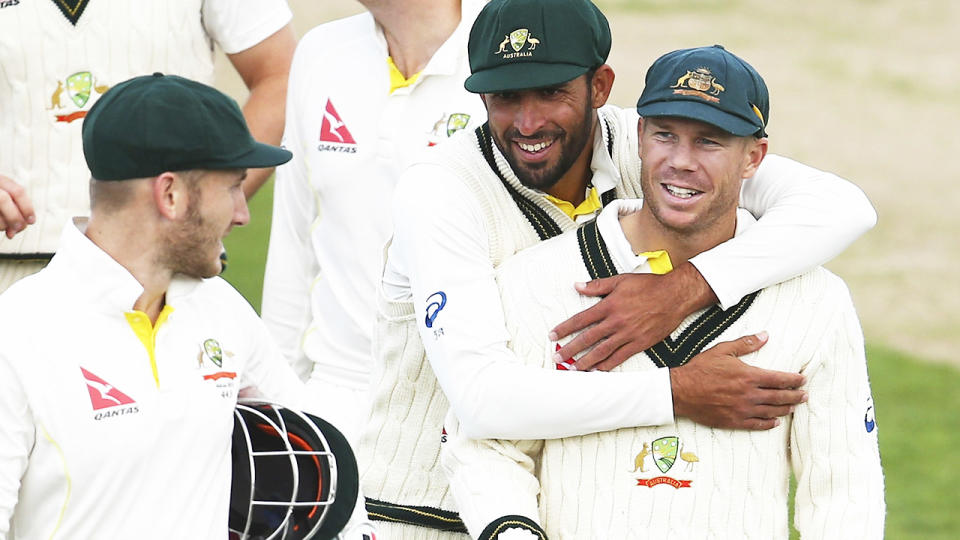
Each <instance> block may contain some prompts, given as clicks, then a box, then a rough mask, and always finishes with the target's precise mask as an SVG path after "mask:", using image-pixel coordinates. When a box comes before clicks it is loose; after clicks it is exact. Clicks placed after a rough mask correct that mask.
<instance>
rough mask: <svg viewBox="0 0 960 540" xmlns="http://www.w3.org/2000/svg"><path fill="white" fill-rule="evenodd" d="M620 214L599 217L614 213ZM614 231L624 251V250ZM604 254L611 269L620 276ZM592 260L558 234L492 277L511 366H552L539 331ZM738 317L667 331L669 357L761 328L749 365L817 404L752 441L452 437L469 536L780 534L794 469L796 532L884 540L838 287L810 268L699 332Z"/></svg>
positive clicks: (852, 324)
mask: <svg viewBox="0 0 960 540" xmlns="http://www.w3.org/2000/svg"><path fill="white" fill-rule="evenodd" d="M616 204H617V203H614V205H616ZM614 205H611V206H609V207H608V208H607V210H606V211H605V212H604V213H603V214H601V216H600V219H603V218H605V217H608V214H610V213H613V214H614V216H615V214H616V211H617V209H616V207H615V206H614ZM742 220H743V216H741V221H742ZM598 221H599V220H598ZM581 230H590V229H589V228H587V227H584V228H582V229H581ZM601 230H603V229H602V228H601ZM608 230H609V228H608ZM615 230H616V231H617V232H618V233H619V236H620V239H619V242H620V244H621V245H623V244H624V243H626V239H625V238H623V235H622V232H620V230H619V228H618V227H615ZM607 238H609V237H608V236H607V235H606V231H604V239H605V240H607ZM588 241H589V239H588ZM617 241H618V240H615V239H611V240H607V244H610V245H612V244H614V243H615V242H617ZM626 246H627V249H626V251H627V252H629V244H628V243H627V244H626ZM609 251H610V252H614V251H615V249H614V248H611V249H610V250H609ZM621 252H623V251H622V250H621ZM613 260H614V263H615V266H617V267H618V268H617V269H618V271H623V270H625V268H624V267H623V266H622V264H617V263H618V262H619V261H618V260H617V259H616V258H613ZM620 260H622V258H621V259H620ZM596 263H597V261H596V259H595V258H589V260H588V258H586V257H584V256H583V255H581V248H580V246H579V244H578V234H576V233H567V234H564V235H563V236H561V237H558V238H555V239H552V240H550V241H547V242H544V243H541V244H539V245H537V246H534V247H532V248H529V249H527V250H525V251H523V252H521V253H519V254H517V255H515V256H514V257H512V258H510V259H508V260H507V261H506V262H505V263H504V264H503V265H501V266H500V267H499V268H498V274H497V279H498V283H499V285H500V287H501V300H502V302H503V305H504V310H505V318H506V321H507V328H508V331H509V332H510V335H511V337H512V341H511V347H512V348H513V350H514V351H515V352H516V353H517V357H518V358H520V359H522V360H524V361H526V362H527V363H528V364H531V365H539V366H541V367H543V368H546V369H550V370H554V369H555V366H554V363H553V361H552V359H551V357H552V355H553V353H554V350H555V347H556V344H555V343H550V342H548V341H547V340H546V339H544V336H546V335H547V332H548V331H549V329H550V328H551V327H552V325H553V324H555V322H554V321H555V318H556V317H561V318H562V317H566V316H569V315H571V314H574V313H576V312H578V311H581V310H582V309H584V308H586V307H589V306H590V305H593V304H594V303H595V302H596V299H594V298H588V297H583V296H580V295H577V294H576V293H575V292H574V291H572V290H570V289H569V288H568V287H566V284H568V283H570V282H573V281H585V280H588V279H590V277H591V274H590V273H589V272H588V271H587V265H588V264H596ZM626 269H628V270H632V268H626ZM748 298H749V297H748ZM742 304H743V302H741V305H742ZM737 310H738V307H737V306H734V307H733V308H731V309H730V310H727V311H719V310H718V311H715V312H711V313H712V317H711V318H710V319H709V320H705V319H704V318H703V317H704V316H705V313H707V310H704V311H701V312H698V313H695V314H693V315H691V316H690V317H688V318H687V319H686V320H685V321H684V322H683V323H682V324H681V325H680V327H679V328H677V330H676V331H674V332H673V333H672V334H671V336H670V340H672V341H670V342H669V343H670V347H672V348H675V349H678V350H679V351H680V352H683V353H685V354H693V353H695V351H696V350H699V349H701V348H706V347H709V346H712V345H713V344H715V343H716V342H719V341H728V340H732V339H736V338H738V337H741V336H743V335H748V334H753V333H756V332H759V331H761V330H766V331H767V332H768V333H769V335H770V339H769V342H768V343H767V344H766V345H765V346H764V347H763V348H762V349H761V350H760V351H758V352H756V353H753V354H750V355H748V356H746V357H744V359H743V360H744V361H745V362H747V363H750V364H752V365H757V366H761V367H765V368H770V369H777V370H783V371H793V372H801V373H804V374H805V375H806V376H807V380H808V383H807V386H806V390H807V391H808V392H809V395H810V399H809V401H808V402H807V403H805V404H803V405H801V406H798V407H797V409H796V411H795V413H794V414H793V415H792V416H791V417H789V418H788V421H787V422H785V423H783V424H782V425H781V426H779V427H777V428H775V429H772V430H770V431H764V432H749V431H733V430H721V429H712V428H708V427H704V426H700V425H697V424H694V423H693V422H691V421H689V420H687V419H677V420H676V421H675V422H673V423H670V424H668V425H663V426H654V427H645V428H634V429H620V430H615V431H608V432H603V433H596V434H591V435H585V436H581V437H568V438H563V439H554V440H547V441H545V442H544V441H521V442H514V441H493V440H489V441H473V440H469V439H465V438H463V437H462V436H459V435H458V434H457V433H456V432H455V430H454V429H448V431H450V434H449V437H450V438H451V439H452V440H451V441H450V442H449V443H448V444H447V445H446V446H445V448H444V452H445V454H447V455H445V456H444V460H445V465H446V466H447V468H448V470H449V472H450V473H451V475H452V476H451V478H452V486H453V490H454V491H455V493H456V498H457V502H458V504H459V506H460V508H461V515H462V517H463V519H464V521H466V522H467V524H468V526H469V527H470V529H471V531H472V532H473V534H474V535H476V536H478V535H479V533H480V532H481V531H483V530H484V529H485V528H487V527H488V526H489V525H490V524H491V523H495V522H496V521H497V519H498V518H502V517H504V516H509V515H520V516H526V517H527V518H529V519H531V520H534V521H539V522H540V523H541V524H542V525H543V527H544V529H545V531H546V532H547V534H548V536H549V538H551V539H552V540H560V539H576V540H584V539H606V538H660V537H669V538H718V539H720V538H730V539H740V538H756V539H764V540H768V539H774V538H783V539H785V538H787V537H788V528H787V492H788V479H789V474H790V470H791V466H792V468H793V472H794V473H795V474H796V476H797V478H798V487H797V496H796V519H795V523H796V526H797V528H798V529H799V530H800V532H801V535H802V537H803V538H805V539H806V538H814V539H823V538H837V539H846V538H857V539H870V538H881V537H882V535H883V523H884V498H883V476H882V471H881V468H880V457H879V450H878V446H877V438H876V429H875V428H876V425H875V423H874V419H873V416H872V399H871V395H870V386H869V383H868V378H867V369H866V360H865V358H864V349H863V338H862V333H861V330H860V326H859V322H858V320H857V317H856V313H855V311H854V308H853V304H852V301H851V299H850V296H849V292H848V291H847V289H846V286H845V285H844V284H843V282H842V281H841V280H840V279H839V278H837V277H836V276H834V275H833V274H831V273H830V272H828V271H826V270H824V269H822V268H817V269H815V270H813V271H811V272H808V273H806V274H803V275H802V276H800V277H798V278H795V279H792V280H789V281H787V282H784V283H782V284H779V285H775V286H772V287H768V288H766V289H764V290H762V291H761V292H760V293H759V294H758V295H757V296H756V298H755V300H753V302H752V304H750V305H749V307H748V308H746V310H745V311H744V312H743V314H742V316H740V317H739V318H736V320H735V321H734V322H733V323H732V325H731V326H730V327H729V328H727V329H725V330H723V331H722V333H720V334H719V335H709V334H708V335H701V334H699V333H698V331H699V330H702V329H705V328H710V327H713V326H715V325H716V321H717V320H721V319H729V320H732V319H734V318H735V315H734V314H735V313H737ZM691 339H703V340H704V342H703V344H702V347H701V348H697V349H693V353H691V351H690V350H688V349H687V348H686V347H685V345H683V343H687V345H689V344H690V343H691V342H690V340H691ZM684 340H686V341H684ZM661 347H662V346H661ZM668 352H669V351H666V348H661V349H659V350H658V354H666V353H668ZM656 360H657V359H656V358H654V359H651V358H650V357H648V355H647V354H646V353H641V354H638V355H635V356H634V357H632V358H631V359H629V360H628V361H627V362H626V363H624V364H623V365H622V366H620V367H618V368H617V371H644V370H651V369H655V368H656V367H657V365H658V364H657V361H656ZM450 427H451V426H449V425H448V428H450ZM497 484H499V485H497ZM538 493H539V515H538V513H537V510H536V507H537V503H538ZM538 517H539V519H538Z"/></svg>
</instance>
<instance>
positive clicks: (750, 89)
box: [637, 45, 770, 137]
mask: <svg viewBox="0 0 960 540" xmlns="http://www.w3.org/2000/svg"><path fill="white" fill-rule="evenodd" d="M637 112H638V113H640V116H644V117H653V116H677V117H681V118H690V119H692V120H699V121H701V122H705V123H707V124H710V125H713V126H716V127H718V128H720V129H722V130H724V131H726V132H727V133H731V134H733V135H737V136H741V137H745V136H747V135H753V136H755V137H766V136H767V133H766V126H767V122H768V121H769V120H770V96H769V94H768V92H767V85H766V83H765V82H763V78H762V77H760V74H759V73H757V70H755V69H753V66H751V65H750V64H748V63H746V62H745V61H744V60H743V59H741V58H740V57H738V56H736V55H735V54H733V53H731V52H729V51H727V50H726V49H724V48H723V46H721V45H714V46H712V47H698V48H695V49H682V50H678V51H673V52H669V53H667V54H665V55H663V56H661V57H660V58H658V59H657V60H656V61H655V62H654V63H653V65H652V66H650V69H649V70H647V79H646V84H645V86H644V88H643V93H642V94H641V95H640V99H639V100H638V101H637Z"/></svg>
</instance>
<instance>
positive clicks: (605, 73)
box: [589, 64, 615, 109]
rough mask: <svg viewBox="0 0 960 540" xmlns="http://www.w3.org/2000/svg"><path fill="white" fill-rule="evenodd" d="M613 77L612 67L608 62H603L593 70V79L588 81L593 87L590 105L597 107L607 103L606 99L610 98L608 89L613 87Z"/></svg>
mask: <svg viewBox="0 0 960 540" xmlns="http://www.w3.org/2000/svg"><path fill="white" fill-rule="evenodd" d="M614 78H615V75H614V73H613V68H612V67H610V65H609V64H603V65H602V66H600V67H598V68H597V70H596V71H594V72H593V79H590V81H589V83H590V85H591V86H592V87H593V103H591V106H592V107H593V108H594V109H599V108H600V107H603V106H604V105H605V104H606V103H607V99H609V98H610V90H611V89H612V88H613V79H614Z"/></svg>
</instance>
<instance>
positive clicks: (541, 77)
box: [464, 0, 610, 93]
mask: <svg viewBox="0 0 960 540" xmlns="http://www.w3.org/2000/svg"><path fill="white" fill-rule="evenodd" d="M467 50H468V52H469V56H470V72H471V73H472V75H470V76H469V77H467V80H466V82H465V83H464V86H465V87H466V89H467V90H469V91H470V92H474V93H491V92H506V91H512V90H524V89H528V88H541V87H544V86H553V85H557V84H562V83H565V82H567V81H571V80H573V79H576V78H577V77H579V76H580V75H583V74H584V73H586V72H587V71H589V70H590V69H591V68H595V67H599V66H601V65H603V63H604V62H606V61H607V55H609V54H610V25H609V24H608V23H607V18H606V17H604V15H603V13H601V12H600V10H599V9H598V8H597V6H595V5H593V3H592V2H590V1H589V0H491V2H490V3H488V4H487V5H486V6H484V8H483V10H482V11H480V14H479V15H478V16H477V19H476V21H475V22H474V23H473V28H471V30H470V41H469V44H468V45H467Z"/></svg>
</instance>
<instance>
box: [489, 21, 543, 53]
mask: <svg viewBox="0 0 960 540" xmlns="http://www.w3.org/2000/svg"><path fill="white" fill-rule="evenodd" d="M539 44H540V40H539V39H537V38H535V37H534V36H533V35H532V34H531V33H530V30H529V29H527V28H517V29H516V30H514V31H513V32H510V33H509V34H507V35H505V36H503V41H501V42H500V46H499V47H497V50H496V51H494V53H493V54H502V55H503V56H502V58H517V57H519V56H533V53H532V52H530V51H533V50H535V49H536V48H537V45H539ZM507 46H509V47H510V48H509V49H508V48H507ZM511 51H512V52H511Z"/></svg>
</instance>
